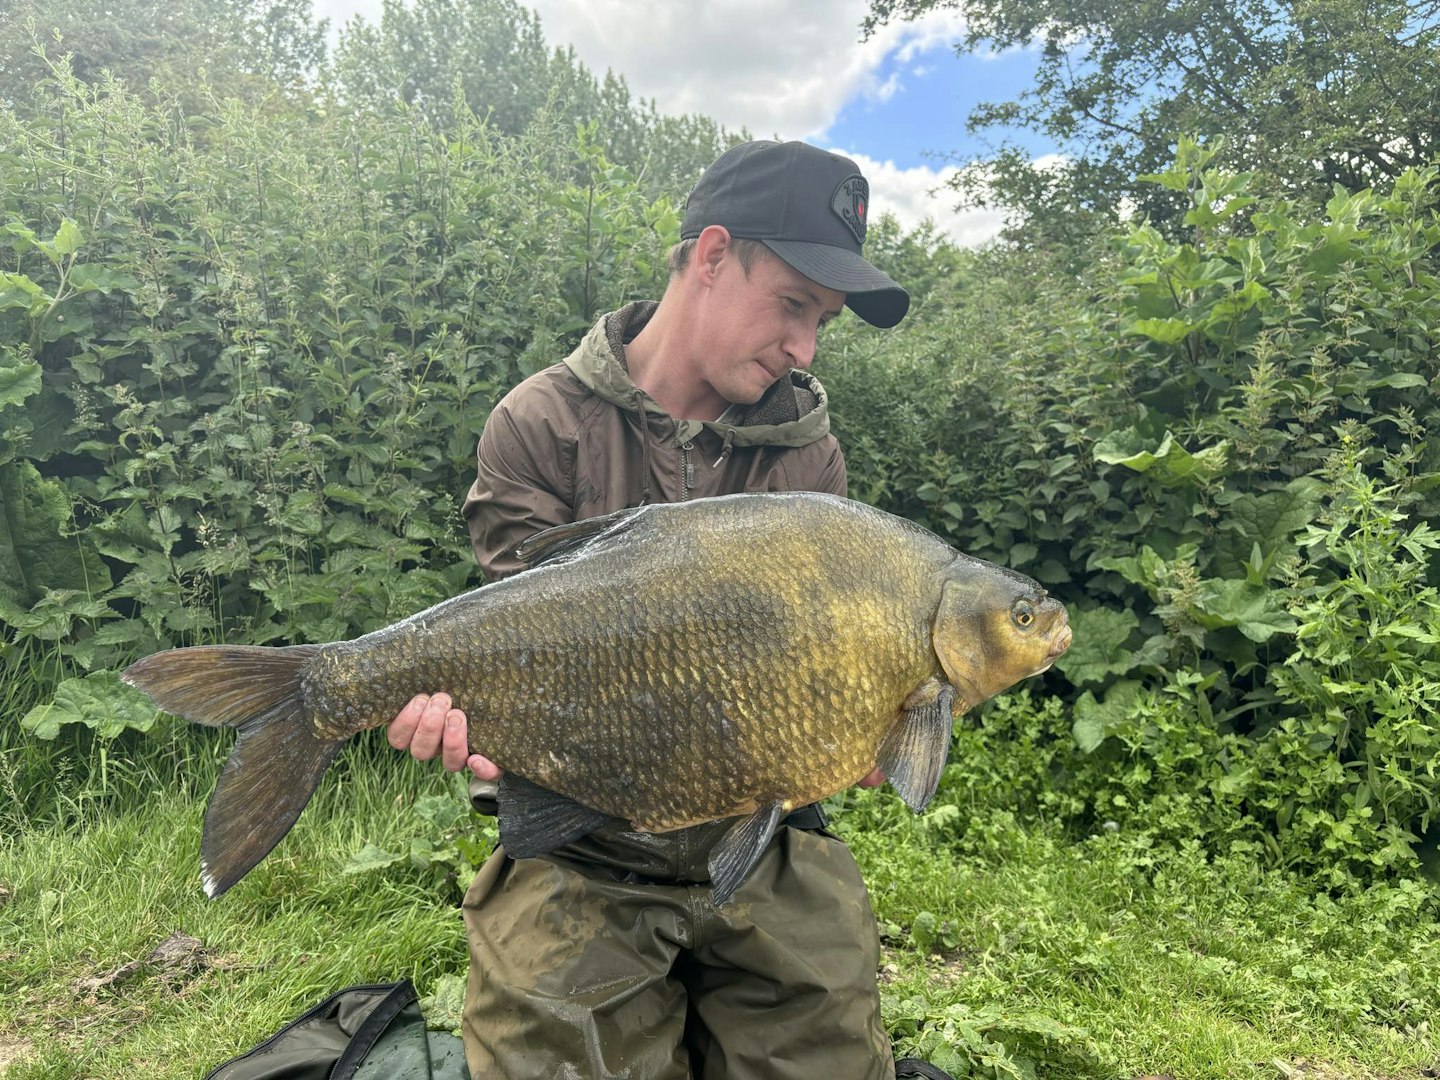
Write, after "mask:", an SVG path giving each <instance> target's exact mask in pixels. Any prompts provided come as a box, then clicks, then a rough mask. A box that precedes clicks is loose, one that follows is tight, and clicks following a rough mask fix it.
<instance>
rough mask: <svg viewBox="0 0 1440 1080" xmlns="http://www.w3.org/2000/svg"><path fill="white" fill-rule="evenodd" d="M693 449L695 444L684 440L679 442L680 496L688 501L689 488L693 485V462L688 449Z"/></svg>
mask: <svg viewBox="0 0 1440 1080" xmlns="http://www.w3.org/2000/svg"><path fill="white" fill-rule="evenodd" d="M694 449H695V444H694V443H693V442H690V441H688V440H687V441H685V442H683V443H681V444H680V498H681V500H682V501H688V500H689V498H690V489H691V488H693V487H694V486H695V463H694V462H692V461H691V460H690V451H691V450H694Z"/></svg>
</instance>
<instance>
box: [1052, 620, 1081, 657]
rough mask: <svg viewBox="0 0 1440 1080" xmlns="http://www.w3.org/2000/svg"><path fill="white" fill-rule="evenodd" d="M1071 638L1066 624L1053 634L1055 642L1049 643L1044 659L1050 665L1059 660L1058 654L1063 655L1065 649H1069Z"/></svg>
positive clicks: (1068, 626) (1071, 635)
mask: <svg viewBox="0 0 1440 1080" xmlns="http://www.w3.org/2000/svg"><path fill="white" fill-rule="evenodd" d="M1073 636H1074V635H1073V634H1072V633H1071V631H1070V624H1069V623H1066V624H1065V625H1064V626H1062V627H1060V629H1059V630H1058V631H1057V632H1056V634H1055V640H1054V641H1052V642H1051V643H1050V651H1049V652H1048V653H1047V654H1046V659H1048V660H1049V662H1050V663H1052V664H1053V663H1054V662H1055V661H1056V660H1058V659H1060V654H1061V653H1063V652H1064V651H1065V650H1066V649H1068V648H1070V639H1071V638H1072V637H1073Z"/></svg>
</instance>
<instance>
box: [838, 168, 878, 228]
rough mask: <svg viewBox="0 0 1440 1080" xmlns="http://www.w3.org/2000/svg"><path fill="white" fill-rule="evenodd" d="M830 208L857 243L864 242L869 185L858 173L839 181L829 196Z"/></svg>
mask: <svg viewBox="0 0 1440 1080" xmlns="http://www.w3.org/2000/svg"><path fill="white" fill-rule="evenodd" d="M830 209H832V210H834V211H835V213H836V214H837V215H838V216H839V218H840V220H841V221H843V222H845V224H846V225H847V226H848V227H849V229H850V231H851V232H852V233H854V234H855V242H856V243H857V244H863V243H865V216H866V214H868V213H869V212H870V185H869V184H868V183H866V182H865V178H864V177H863V176H861V175H860V174H859V173H854V174H852V175H850V176H847V177H846V178H845V179H844V180H841V181H840V186H839V187H837V188H836V189H835V194H833V195H831V196H830Z"/></svg>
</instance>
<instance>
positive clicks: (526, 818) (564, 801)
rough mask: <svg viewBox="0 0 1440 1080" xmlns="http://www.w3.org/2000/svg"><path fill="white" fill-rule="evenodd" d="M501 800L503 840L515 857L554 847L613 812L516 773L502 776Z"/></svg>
mask: <svg viewBox="0 0 1440 1080" xmlns="http://www.w3.org/2000/svg"><path fill="white" fill-rule="evenodd" d="M499 802H500V814H499V818H500V843H501V844H502V845H503V846H504V848H505V853H506V854H507V855H509V856H510V857H511V858H514V859H528V858H531V857H533V856H535V855H544V854H545V853H546V852H547V851H554V850H555V849H556V848H558V847H563V846H564V845H566V844H568V843H570V842H571V841H572V840H578V839H580V837H582V836H584V835H586V834H587V833H592V832H594V831H595V830H596V829H598V828H599V827H600V826H601V825H604V824H605V823H606V822H607V821H609V820H610V815H609V814H605V813H602V812H601V811H599V810H592V809H591V808H590V807H588V806H581V805H580V804H579V803H577V802H576V801H575V800H574V799H570V798H567V797H566V796H564V795H559V794H556V793H555V792H553V791H551V790H550V789H549V788H543V787H541V786H540V785H539V784H532V783H531V782H530V781H529V780H526V779H525V778H524V777H521V776H516V775H514V774H513V773H506V774H505V775H504V776H502V777H501V778H500V791H499Z"/></svg>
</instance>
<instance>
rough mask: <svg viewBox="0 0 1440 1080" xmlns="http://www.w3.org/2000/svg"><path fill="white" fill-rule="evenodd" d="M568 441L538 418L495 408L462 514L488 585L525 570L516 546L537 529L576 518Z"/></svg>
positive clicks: (507, 407)
mask: <svg viewBox="0 0 1440 1080" xmlns="http://www.w3.org/2000/svg"><path fill="white" fill-rule="evenodd" d="M574 453H575V448H574V444H573V442H571V441H569V440H566V439H564V438H562V437H561V436H560V434H559V433H558V432H556V431H555V430H554V429H553V427H552V426H551V425H550V424H549V423H547V422H546V421H545V420H544V419H543V418H542V417H541V416H540V415H539V414H537V413H536V412H534V411H530V410H519V409H512V408H511V407H510V402H509V400H508V399H507V400H503V401H501V402H500V404H498V405H497V406H495V409H494V411H493V412H491V414H490V418H489V419H488V420H486V422H485V428H484V430H483V431H482V432H481V433H480V443H479V446H478V448H477V449H476V470H475V482H474V483H473V484H471V485H470V492H469V494H468V495H466V497H465V505H464V508H463V510H462V511H461V513H462V514H463V515H464V517H465V521H466V523H467V525H468V526H469V529H470V545H471V547H472V548H474V550H475V558H476V559H478V560H479V561H480V567H481V569H483V570H484V571H485V576H486V578H488V579H489V580H491V581H494V580H496V579H498V578H502V577H506V576H508V575H510V574H513V573H516V572H517V571H519V570H523V569H524V568H525V564H524V563H522V562H520V561H519V560H518V559H516V558H515V555H514V551H515V546H516V545H517V544H519V543H520V542H521V541H522V540H525V539H528V538H529V537H531V536H533V535H534V534H535V533H537V532H540V531H541V530H542V529H548V528H550V527H551V526H552V525H564V524H567V523H568V522H571V521H574V520H575V510H574V506H573V504H572V502H571V496H570V494H569V487H570V481H569V476H570V470H569V468H568V467H567V462H570V461H571V459H573V457H574Z"/></svg>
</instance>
